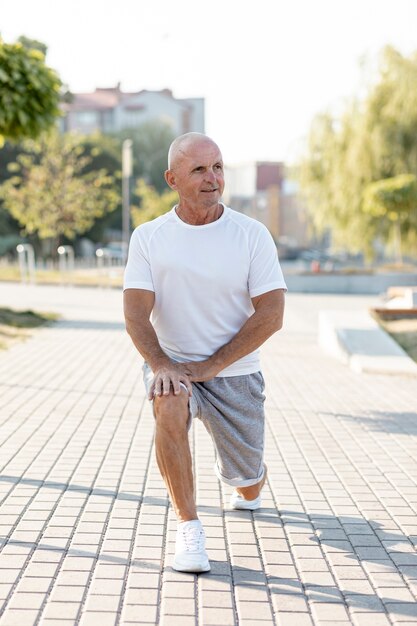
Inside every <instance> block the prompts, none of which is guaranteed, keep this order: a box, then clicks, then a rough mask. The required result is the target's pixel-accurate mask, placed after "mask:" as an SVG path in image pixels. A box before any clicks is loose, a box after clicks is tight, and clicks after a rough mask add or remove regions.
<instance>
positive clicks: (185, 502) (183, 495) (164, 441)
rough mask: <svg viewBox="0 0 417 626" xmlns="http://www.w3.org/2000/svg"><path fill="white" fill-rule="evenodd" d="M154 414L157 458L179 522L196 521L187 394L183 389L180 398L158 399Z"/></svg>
mask: <svg viewBox="0 0 417 626" xmlns="http://www.w3.org/2000/svg"><path fill="white" fill-rule="evenodd" d="M154 412H155V419H156V431H155V448H156V459H157V462H158V467H159V471H160V472H161V475H162V478H163V479H164V481H165V484H166V487H167V489H168V493H169V495H170V498H171V502H172V505H173V507H174V510H175V513H176V515H177V519H178V521H179V522H186V521H189V520H194V519H197V510H196V505H195V500H194V479H193V471H192V461H191V451H190V445H189V441H188V430H187V423H188V418H189V413H188V395H187V393H186V392H185V391H184V390H181V393H180V395H179V396H174V395H173V394H170V395H169V396H156V397H155V399H154Z"/></svg>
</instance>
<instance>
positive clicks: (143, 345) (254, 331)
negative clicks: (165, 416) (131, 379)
mask: <svg viewBox="0 0 417 626" xmlns="http://www.w3.org/2000/svg"><path fill="white" fill-rule="evenodd" d="M154 302H155V294H154V293H153V292H152V291H147V290H144V289H126V290H125V292H124V310H125V319H126V329H127V332H128V333H129V335H130V337H131V339H132V341H133V343H134V345H135V347H136V348H137V350H138V351H139V352H140V354H141V355H142V356H143V358H144V359H145V360H146V361H147V362H148V363H149V365H150V367H151V369H152V371H153V373H154V381H153V385H152V387H151V391H150V397H151V396H152V392H153V390H155V393H156V395H162V394H163V395H168V394H169V393H170V390H171V386H172V388H173V390H174V394H175V395H178V394H179V393H180V382H182V383H184V385H185V386H186V388H187V390H188V393H189V394H190V395H191V393H192V388H191V381H196V382H197V381H204V380H209V379H211V378H214V376H217V374H218V373H219V372H220V371H221V370H223V369H224V368H225V367H227V366H228V365H231V364H232V363H234V362H235V361H237V360H238V359H240V358H242V357H243V356H246V354H249V353H250V352H253V351H254V350H256V349H257V348H259V346H261V345H262V344H263V343H264V342H265V341H266V340H267V339H268V338H269V337H270V336H271V335H273V334H274V333H275V332H276V331H277V330H279V329H280V328H281V327H282V321H283V316H284V302H285V297H284V290H283V289H274V290H273V291H268V292H267V293H264V294H261V295H260V296H256V297H255V298H252V303H253V307H254V309H255V312H254V313H253V315H252V316H251V317H250V318H249V319H248V320H247V321H246V322H245V323H244V325H243V326H242V328H241V329H240V330H239V331H238V332H237V333H236V335H235V336H234V337H233V338H232V339H231V340H230V341H229V342H228V343H227V344H225V345H224V346H222V347H221V348H219V350H217V351H216V352H215V353H214V354H212V356H211V357H209V358H208V359H206V360H205V361H189V362H188V363H173V362H172V361H171V359H169V357H167V355H166V354H165V353H164V352H163V350H162V348H161V346H160V345H159V342H158V338H157V336H156V333H155V331H154V329H153V326H152V324H151V322H150V320H149V317H150V314H151V312H152V309H153V305H154Z"/></svg>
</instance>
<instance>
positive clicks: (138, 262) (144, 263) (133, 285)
mask: <svg viewBox="0 0 417 626" xmlns="http://www.w3.org/2000/svg"><path fill="white" fill-rule="evenodd" d="M125 289H147V290H148V291H155V288H154V284H153V280H152V272H151V266H150V263H149V254H148V249H147V246H146V245H145V241H144V238H143V237H142V236H141V234H140V231H139V230H138V229H136V230H134V231H133V234H132V237H131V238H130V244H129V254H128V258H127V263H126V268H125V272H124V280H123V290H125Z"/></svg>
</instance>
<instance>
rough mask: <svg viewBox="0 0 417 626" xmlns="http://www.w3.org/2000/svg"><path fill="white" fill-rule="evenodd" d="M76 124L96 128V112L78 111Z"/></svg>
mask: <svg viewBox="0 0 417 626" xmlns="http://www.w3.org/2000/svg"><path fill="white" fill-rule="evenodd" d="M77 124H79V125H80V126H97V125H98V119H97V112H96V111H78V113H77Z"/></svg>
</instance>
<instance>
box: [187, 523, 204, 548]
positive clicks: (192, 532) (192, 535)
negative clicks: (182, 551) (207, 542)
mask: <svg viewBox="0 0 417 626" xmlns="http://www.w3.org/2000/svg"><path fill="white" fill-rule="evenodd" d="M182 538H183V540H184V544H185V547H186V549H187V551H188V552H199V551H200V550H202V548H203V543H204V535H203V531H202V530H200V529H199V528H188V529H187V530H183V532H182Z"/></svg>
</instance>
